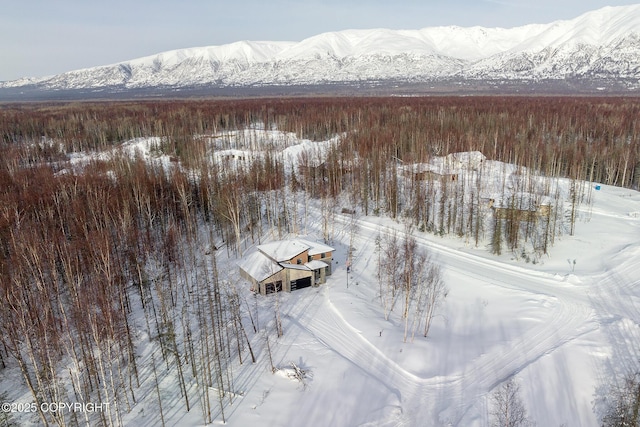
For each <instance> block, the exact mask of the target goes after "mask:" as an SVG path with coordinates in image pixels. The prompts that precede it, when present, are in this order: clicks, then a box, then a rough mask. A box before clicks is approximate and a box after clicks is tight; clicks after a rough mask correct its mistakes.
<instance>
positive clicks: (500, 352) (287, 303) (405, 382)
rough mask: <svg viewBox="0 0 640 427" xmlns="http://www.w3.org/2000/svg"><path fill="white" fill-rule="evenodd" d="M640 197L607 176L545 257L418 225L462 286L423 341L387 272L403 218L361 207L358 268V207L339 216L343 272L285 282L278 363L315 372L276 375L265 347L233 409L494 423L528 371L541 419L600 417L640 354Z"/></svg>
mask: <svg viewBox="0 0 640 427" xmlns="http://www.w3.org/2000/svg"><path fill="white" fill-rule="evenodd" d="M638 210H640V194H639V193H638V192H635V191H631V190H626V189H620V188H614V187H606V186H603V187H602V189H601V190H600V191H598V192H596V193H595V195H594V201H593V206H592V208H591V209H589V210H588V211H587V210H586V208H585V211H584V212H582V214H583V216H582V221H581V222H579V224H578V230H579V231H578V232H577V235H576V237H568V236H565V237H563V238H562V239H561V241H559V242H558V243H557V245H556V246H555V247H554V248H553V250H552V255H551V256H550V257H548V258H546V259H544V260H543V262H542V263H539V264H536V265H533V264H528V263H525V262H524V261H516V260H513V259H510V256H509V255H505V256H502V257H495V256H493V255H489V254H488V252H487V251H486V250H484V249H483V248H480V249H474V248H470V247H465V246H464V244H462V243H461V242H460V241H459V240H457V239H446V238H439V237H433V236H430V235H426V234H421V233H417V234H416V237H417V238H418V241H419V243H420V244H421V245H424V247H425V248H427V250H429V251H430V252H431V254H432V255H433V256H434V257H435V259H436V261H437V262H438V263H440V264H441V265H442V266H443V268H444V273H445V280H446V283H447V286H448V288H449V295H448V297H447V298H446V300H445V303H444V305H443V306H442V308H441V310H440V313H439V315H438V316H437V318H436V319H435V321H434V326H433V328H432V331H431V332H430V334H429V336H428V338H426V339H424V338H422V337H417V338H416V339H415V341H414V342H413V343H403V325H402V322H401V321H400V320H399V318H398V317H393V316H392V317H391V318H390V319H389V321H385V320H384V316H383V312H382V308H381V305H380V302H379V297H378V295H379V293H378V283H377V280H376V267H375V265H376V253H375V239H376V236H377V235H378V234H379V233H385V232H386V231H387V230H389V229H391V228H394V227H395V228H398V229H401V227H400V226H399V225H398V224H396V223H393V222H391V221H389V220H384V219H379V218H371V217H368V218H359V219H358V221H357V225H358V231H357V234H356V238H355V243H354V247H355V256H354V259H353V267H352V271H351V274H349V277H348V278H347V272H346V269H345V267H344V266H345V261H346V253H347V245H348V242H349V237H350V235H349V232H348V229H349V227H350V220H349V219H347V218H344V219H343V220H342V221H340V220H339V218H338V224H337V226H336V234H335V242H334V246H335V247H336V248H338V251H337V253H336V256H335V262H336V265H335V266H334V268H335V270H334V271H335V273H334V274H333V276H331V277H330V278H329V280H328V282H327V284H326V285H323V286H321V287H320V288H317V289H314V288H308V289H304V290H300V291H296V292H294V293H292V294H286V295H283V296H282V297H283V298H282V301H281V302H282V309H283V313H284V330H285V334H284V336H283V337H282V338H281V339H279V340H278V341H277V343H274V345H273V350H274V363H275V364H276V365H277V366H282V367H288V366H289V363H290V362H295V363H296V364H297V365H299V366H301V367H304V368H305V369H308V370H309V371H310V372H311V373H312V375H313V377H312V379H310V380H309V382H308V385H307V387H306V388H303V387H301V386H300V384H299V383H297V382H292V381H291V380H290V379H287V378H286V377H282V376H279V375H272V374H271V373H270V369H269V366H268V365H269V363H268V361H266V360H265V358H266V355H265V354H264V353H263V354H261V355H260V361H259V363H262V364H263V365H264V369H262V370H261V375H259V376H258V377H256V376H255V372H254V370H253V367H251V368H249V367H247V368H246V369H243V370H241V371H240V377H239V380H238V383H240V384H243V385H246V389H244V390H243V392H244V393H243V397H242V398H241V399H239V400H237V401H236V407H235V408H234V410H233V415H232V416H231V417H230V418H229V420H228V423H229V424H230V425H237V426H248V425H278V426H280V425H282V426H288V425H314V426H316V425H317V426H320V425H332V426H353V425H371V426H385V425H388V426H401V425H406V426H412V425H434V426H435V425H459V426H486V425H488V424H489V422H490V410H491V408H490V404H491V399H490V397H491V394H492V392H493V391H494V389H495V388H496V386H497V385H499V384H500V383H501V382H502V381H504V380H506V379H508V378H510V377H512V376H515V377H516V379H517V380H518V382H519V383H520V385H521V390H522V397H523V400H524V402H525V406H526V408H527V410H528V412H529V415H530V417H531V418H532V419H533V420H535V421H536V422H537V424H538V425H545V426H554V425H556V426H557V425H561V424H563V423H564V424H565V425H567V426H595V425H598V418H597V414H596V413H595V412H594V401H595V400H596V399H597V397H598V393H602V392H603V390H604V389H606V387H607V386H608V385H610V382H611V380H612V379H613V377H614V375H621V374H624V370H626V369H635V368H637V364H636V363H637V361H638V355H639V348H638V345H637V343H638V342H639V339H640V327H639V326H638V322H640V311H639V310H638V307H639V306H638V304H639V303H640V301H639V297H640V241H639V239H638V237H639V236H640V218H638ZM574 260H575V264H574V263H573V261H574ZM258 298H261V299H262V298H265V297H260V296H259V297H258ZM269 298H273V297H272V296H271V297H267V298H265V299H269Z"/></svg>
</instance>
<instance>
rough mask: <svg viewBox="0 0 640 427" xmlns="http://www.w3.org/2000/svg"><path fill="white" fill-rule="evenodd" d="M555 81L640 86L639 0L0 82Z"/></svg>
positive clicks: (61, 86)
mask: <svg viewBox="0 0 640 427" xmlns="http://www.w3.org/2000/svg"><path fill="white" fill-rule="evenodd" d="M560 80H564V81H567V80H570V81H574V82H575V81H578V82H579V81H588V82H591V84H593V82H595V86H598V85H602V86H604V87H606V86H607V85H608V84H615V85H617V86H618V87H624V88H626V89H629V90H640V4H638V5H632V6H620V7H606V8H603V9H599V10H596V11H593V12H589V13H585V14H583V15H581V16H579V17H577V18H575V19H572V20H567V21H556V22H553V23H550V24H544V25H542V24H535V25H526V26H522V27H515V28H510V29H504V28H483V27H470V28H462V27H456V26H450V27H431V28H424V29H421V30H388V29H372V30H347V31H339V32H331V33H324V34H320V35H317V36H314V37H310V38H308V39H305V40H302V41H300V42H265V41H240V42H236V43H231V44H227V45H222V46H209V47H199V48H190V49H180V50H173V51H168V52H163V53H159V54H157V55H153V56H148V57H144V58H139V59H134V60H130V61H126V62H121V63H118V64H113V65H106V66H100V67H94V68H87V69H82V70H75V71H70V72H66V73H63V74H59V75H56V76H50V77H45V78H37V79H34V78H28V79H20V80H15V81H11V82H4V83H0V90H1V89H4V90H5V91H6V90H7V89H19V88H31V89H37V90H58V91H59V90H93V91H95V90H115V91H122V90H141V89H149V88H156V89H157V88H168V89H177V88H194V87H209V88H211V87H217V88H224V87H264V86H304V85H325V84H363V83H364V84H372V83H373V84H378V85H384V84H385V83H387V84H421V83H434V82H443V81H454V82H467V83H469V82H471V83H470V84H474V83H473V82H475V83H481V82H494V83H495V82H505V81H506V82H516V81H518V82H541V81H547V82H548V81H560ZM595 86H594V87H595ZM0 94H1V92H0Z"/></svg>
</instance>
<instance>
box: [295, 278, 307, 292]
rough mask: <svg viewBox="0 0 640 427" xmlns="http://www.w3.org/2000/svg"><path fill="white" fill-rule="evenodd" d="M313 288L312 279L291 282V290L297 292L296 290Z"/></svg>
mask: <svg viewBox="0 0 640 427" xmlns="http://www.w3.org/2000/svg"><path fill="white" fill-rule="evenodd" d="M309 286H311V277H304V278H302V279H298V280H292V281H291V290H292V291H295V290H296V289H302V288H308V287H309Z"/></svg>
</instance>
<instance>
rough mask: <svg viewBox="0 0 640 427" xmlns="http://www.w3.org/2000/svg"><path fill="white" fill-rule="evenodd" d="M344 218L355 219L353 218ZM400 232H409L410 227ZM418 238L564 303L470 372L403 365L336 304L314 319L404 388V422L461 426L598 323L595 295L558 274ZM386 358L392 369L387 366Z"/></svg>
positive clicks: (321, 331) (467, 269) (352, 354)
mask: <svg viewBox="0 0 640 427" xmlns="http://www.w3.org/2000/svg"><path fill="white" fill-rule="evenodd" d="M336 219H338V220H339V221H340V222H343V223H344V224H347V225H348V224H349V222H348V220H344V219H342V218H336ZM357 226H358V227H359V228H361V229H365V230H368V231H371V232H374V233H386V232H389V231H391V230H392V229H389V228H387V227H381V226H377V225H375V224H371V223H369V222H366V221H362V220H358V221H357ZM398 232H399V233H400V234H402V231H400V230H398ZM414 237H415V238H416V240H417V241H418V243H419V244H421V245H423V246H426V247H428V248H430V249H431V250H432V251H433V253H434V254H435V255H437V257H436V261H437V262H440V263H442V264H444V265H445V266H446V268H448V269H451V270H453V271H455V272H456V273H457V274H463V275H466V276H469V277H471V278H472V279H473V280H476V281H478V280H480V281H482V282H485V283H488V284H491V285H495V286H500V287H502V288H505V289H507V290H510V291H516V292H525V293H531V294H533V295H535V296H536V297H540V295H543V296H546V297H547V298H549V299H551V300H553V301H555V302H556V303H557V307H556V309H555V310H554V312H553V317H552V319H551V320H550V321H549V322H544V323H542V324H541V325H539V326H536V327H534V328H532V329H528V330H527V331H526V332H525V333H524V335H522V336H520V337H519V338H518V342H517V343H515V345H510V344H513V341H512V342H511V343H510V342H506V343H505V345H502V346H500V347H497V348H494V349H492V350H491V351H490V352H489V353H486V354H484V355H482V356H480V357H478V358H476V359H475V360H473V361H471V363H470V364H468V365H467V368H468V369H465V371H464V372H459V373H457V374H453V375H449V376H447V377H436V378H421V377H418V376H416V375H414V374H412V373H411V372H408V371H407V370H405V369H403V368H402V367H401V366H398V365H397V364H396V363H395V362H394V361H392V360H390V359H389V358H387V357H386V356H385V355H384V354H382V353H381V352H380V351H379V350H378V349H377V348H375V347H374V346H373V345H372V344H371V343H370V342H369V341H367V340H366V339H365V338H364V337H362V336H361V335H360V334H359V332H358V331H357V330H355V329H354V328H352V327H351V326H350V325H349V324H348V323H347V322H346V320H345V319H344V318H342V316H341V315H340V314H339V312H338V311H337V310H336V309H335V308H334V307H331V309H332V311H333V313H332V315H330V316H329V314H327V313H324V315H323V316H322V317H323V320H321V321H318V319H317V318H314V319H313V320H311V321H310V322H308V323H307V324H308V325H311V326H310V327H309V328H308V329H309V331H310V332H311V333H312V334H314V336H316V337H317V338H318V339H320V340H322V342H323V343H324V344H325V345H327V346H328V347H331V348H332V349H333V350H334V351H336V352H337V353H338V354H340V355H342V356H343V357H345V358H346V359H348V360H349V361H351V362H352V363H354V364H355V365H357V366H359V367H360V368H361V369H363V370H364V371H365V372H368V373H369V374H370V375H372V376H374V377H375V378H377V379H378V380H379V381H380V382H381V383H383V384H385V385H387V386H389V385H391V387H392V388H393V389H397V390H400V395H401V396H402V399H401V404H402V407H403V414H402V416H401V417H400V418H399V419H397V420H395V424H396V425H398V426H401V425H409V424H411V423H412V422H415V420H417V419H422V420H427V419H431V420H432V422H433V423H434V424H435V423H442V422H445V423H447V424H449V425H458V424H460V423H461V422H462V420H463V419H464V417H465V415H466V414H467V413H468V411H469V410H470V409H471V408H472V407H473V406H474V405H477V404H481V405H483V404H485V402H484V399H483V398H484V397H486V396H487V393H488V392H490V391H491V390H492V389H493V388H494V387H495V386H496V385H498V384H499V383H501V382H502V381H504V380H506V379H508V378H509V377H511V376H512V375H514V374H517V373H518V372H520V371H521V370H523V369H524V368H526V367H527V366H529V365H530V364H532V363H535V362H536V361H538V360H539V359H540V358H542V357H544V356H545V355H547V354H550V353H552V352H553V351H555V350H556V349H558V348H559V347H561V346H563V345H565V344H567V343H569V342H571V341H573V340H575V339H576V338H578V337H580V336H582V335H584V334H586V333H589V332H591V331H594V330H596V329H597V328H598V323H597V321H596V316H595V313H594V307H593V306H592V304H591V300H590V298H589V296H588V295H586V294H585V293H584V291H583V289H581V288H579V287H576V286H573V285H568V284H566V283H564V282H562V281H560V280H558V279H554V278H553V276H552V275H550V274H545V273H537V272H532V271H531V270H527V269H525V268H521V267H518V266H510V265H505V264H503V263H500V262H498V261H494V260H489V259H485V258H482V257H479V256H476V255H472V254H466V253H463V252H460V251H457V250H455V249H451V248H449V247H446V246H444V245H440V244H438V243H434V242H432V241H430V240H428V239H425V238H424V237H422V236H414ZM496 271H498V272H499V274H496ZM324 310H325V311H326V310H327V309H324ZM327 319H328V320H327ZM305 323H306V322H305ZM383 364H384V366H385V368H381V365H383ZM479 399H482V401H479ZM390 421H391V420H390Z"/></svg>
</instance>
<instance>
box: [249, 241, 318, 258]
mask: <svg viewBox="0 0 640 427" xmlns="http://www.w3.org/2000/svg"><path fill="white" fill-rule="evenodd" d="M307 249H309V246H307V245H305V244H303V243H301V242H300V241H298V240H280V241H277V242H272V243H265V244H264V245H259V246H258V250H259V251H260V252H262V253H264V254H265V255H267V256H269V257H271V258H272V259H274V260H276V261H278V262H283V261H289V260H290V259H292V258H293V257H295V256H296V255H300V254H301V253H303V252H304V251H306V250H307Z"/></svg>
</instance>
